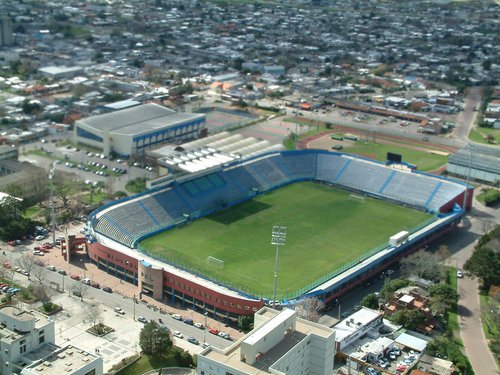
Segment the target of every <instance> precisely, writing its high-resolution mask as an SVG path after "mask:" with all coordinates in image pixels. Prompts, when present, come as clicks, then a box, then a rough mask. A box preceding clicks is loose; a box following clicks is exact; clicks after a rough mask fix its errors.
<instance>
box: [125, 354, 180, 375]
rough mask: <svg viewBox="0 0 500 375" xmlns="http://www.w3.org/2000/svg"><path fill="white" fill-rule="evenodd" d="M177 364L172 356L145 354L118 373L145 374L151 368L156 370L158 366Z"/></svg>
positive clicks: (126, 374)
mask: <svg viewBox="0 0 500 375" xmlns="http://www.w3.org/2000/svg"><path fill="white" fill-rule="evenodd" d="M176 365H177V362H176V361H175V359H174V358H173V357H172V356H166V357H160V358H158V357H150V356H147V355H143V356H142V357H141V358H140V359H139V360H138V361H136V362H134V363H133V364H131V365H130V366H128V367H127V368H124V369H123V370H121V371H118V372H117V373H116V375H137V374H144V373H146V372H148V371H150V370H154V369H157V368H163V367H174V366H176Z"/></svg>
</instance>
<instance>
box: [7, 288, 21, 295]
mask: <svg viewBox="0 0 500 375" xmlns="http://www.w3.org/2000/svg"><path fill="white" fill-rule="evenodd" d="M17 292H19V289H18V288H9V289H8V290H7V293H10V294H16V293H17Z"/></svg>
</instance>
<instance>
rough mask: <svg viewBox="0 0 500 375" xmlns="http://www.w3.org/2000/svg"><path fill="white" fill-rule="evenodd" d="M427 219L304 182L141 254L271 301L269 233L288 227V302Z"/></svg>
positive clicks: (152, 241)
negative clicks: (275, 228) (304, 290)
mask: <svg viewBox="0 0 500 375" xmlns="http://www.w3.org/2000/svg"><path fill="white" fill-rule="evenodd" d="M429 218H431V216H430V215H429V214H426V213H423V212H420V211H416V210H412V209H408V208H405V207H402V206H399V205H395V204H392V203H388V202H385V201H381V200H377V199H371V198H366V199H364V200H360V199H355V198H353V197H352V196H351V193H349V192H346V191H343V190H339V189H335V188H332V187H329V186H326V185H321V184H317V183H312V182H302V183H296V184H292V185H288V186H285V187H283V188H280V189H277V190H274V191H271V192H269V193H267V194H264V195H260V196H257V197H255V198H254V199H252V200H250V201H247V202H244V203H242V204H239V205H237V206H234V207H231V208H228V209H226V210H224V211H220V212H218V213H215V214H212V215H209V216H207V217H204V218H201V219H198V220H196V221H194V222H192V223H191V224H189V225H186V226H184V227H182V228H177V229H172V230H169V231H166V232H163V233H161V234H158V235H156V236H154V237H151V238H149V239H146V240H144V241H142V242H141V246H142V248H143V249H144V250H146V252H149V253H151V254H153V255H154V256H155V257H157V258H161V259H167V260H170V261H171V262H172V263H174V264H178V265H182V266H183V267H185V268H188V269H191V270H194V271H196V272H200V273H202V274H204V275H206V276H208V277H210V278H213V279H217V280H220V281H222V282H224V283H227V284H229V285H231V286H234V287H237V288H239V289H240V290H243V291H247V292H249V293H252V294H253V295H256V296H263V297H266V298H271V297H272V295H273V285H274V284H273V283H274V266H275V257H276V247H275V246H274V245H271V230H272V227H273V225H284V226H286V227H287V237H286V245H285V246H281V247H280V253H279V269H278V292H277V295H278V297H286V296H289V295H290V294H291V293H294V292H296V291H298V290H300V289H301V288H303V287H305V286H306V285H308V284H310V283H312V282H314V281H316V280H317V279H319V278H321V277H322V276H324V275H326V274H328V273H329V272H331V271H334V270H336V269H338V268H339V267H342V266H344V265H346V264H347V263H349V262H352V261H354V260H355V259H356V258H358V257H360V256H362V255H363V254H365V253H367V252H368V251H370V250H371V249H373V248H375V247H377V246H379V245H381V244H383V243H385V242H386V241H388V239H389V237H390V236H391V235H394V234H396V233H398V232H400V231H402V230H407V229H411V228H412V227H414V226H416V225H418V224H420V223H422V222H424V221H426V220H428V219H429ZM208 257H213V258H216V259H218V260H222V261H223V262H224V264H223V265H221V264H220V263H219V264H217V263H218V262H217V261H215V262H213V261H207V258H208Z"/></svg>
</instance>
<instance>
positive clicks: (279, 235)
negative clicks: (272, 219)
mask: <svg viewBox="0 0 500 375" xmlns="http://www.w3.org/2000/svg"><path fill="white" fill-rule="evenodd" d="M285 243H286V226H283V225H273V231H272V234H271V245H276V261H275V263H274V293H273V307H274V308H276V287H277V285H278V257H279V254H280V246H285Z"/></svg>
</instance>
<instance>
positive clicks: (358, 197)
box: [349, 194, 366, 203]
mask: <svg viewBox="0 0 500 375" xmlns="http://www.w3.org/2000/svg"><path fill="white" fill-rule="evenodd" d="M349 200H350V201H356V202H360V203H365V201H366V197H365V196H364V195H357V194H349Z"/></svg>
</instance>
